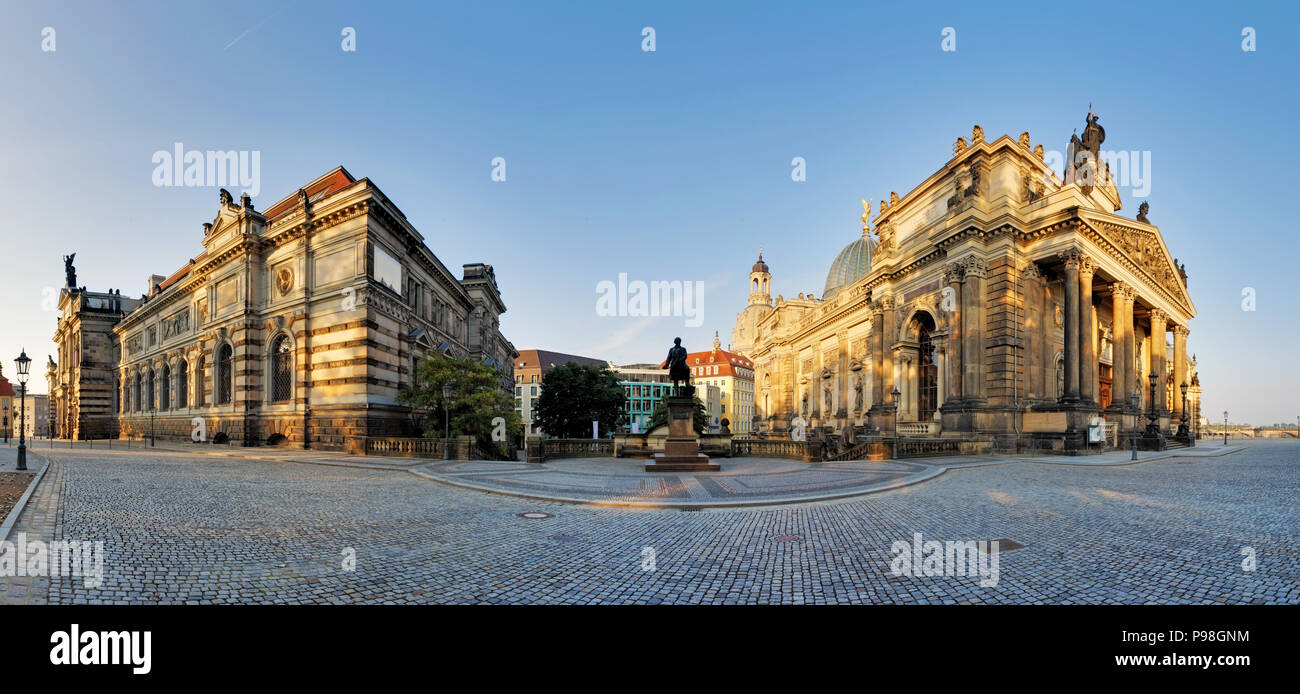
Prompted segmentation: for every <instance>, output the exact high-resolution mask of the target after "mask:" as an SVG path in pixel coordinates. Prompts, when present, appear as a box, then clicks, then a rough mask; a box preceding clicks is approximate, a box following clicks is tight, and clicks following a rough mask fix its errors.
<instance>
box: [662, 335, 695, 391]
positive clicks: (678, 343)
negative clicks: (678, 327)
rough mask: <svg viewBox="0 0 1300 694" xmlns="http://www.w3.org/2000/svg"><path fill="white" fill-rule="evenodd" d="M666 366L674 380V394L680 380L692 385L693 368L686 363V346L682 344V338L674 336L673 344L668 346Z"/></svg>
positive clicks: (669, 375)
mask: <svg viewBox="0 0 1300 694" xmlns="http://www.w3.org/2000/svg"><path fill="white" fill-rule="evenodd" d="M664 368H665V369H668V378H669V379H671V380H672V382H673V393H674V394H675V393H676V392H677V383H678V382H682V383H685V384H686V386H687V387H688V388H689V387H690V385H691V369H690V367H689V366H687V365H686V348H685V347H683V346H682V338H680V337H675V338H673V346H672V347H669V348H668V358H667V359H665V360H664Z"/></svg>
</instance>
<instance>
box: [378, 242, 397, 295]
mask: <svg viewBox="0 0 1300 694" xmlns="http://www.w3.org/2000/svg"><path fill="white" fill-rule="evenodd" d="M374 249H375V266H374V273H373V274H372V277H373V278H374V280H375V281H376V282H378V283H380V284H382V285H384V286H386V287H388V288H389V289H391V290H393V291H394V292H396V293H398V294H401V293H402V289H401V288H402V264H401V263H399V262H397V258H394V257H393V256H391V255H389V253H388V251H385V250H384V249H383V248H381V247H379V246H378V245H375V246H374Z"/></svg>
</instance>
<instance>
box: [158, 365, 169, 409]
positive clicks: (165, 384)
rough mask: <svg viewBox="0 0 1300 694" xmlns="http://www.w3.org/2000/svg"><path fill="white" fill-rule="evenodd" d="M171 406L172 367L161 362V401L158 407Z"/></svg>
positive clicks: (165, 407) (166, 407) (167, 407)
mask: <svg viewBox="0 0 1300 694" xmlns="http://www.w3.org/2000/svg"><path fill="white" fill-rule="evenodd" d="M171 408H172V367H171V365H170V364H163V372H162V402H161V403H160V405H159V407H158V409H160V410H170V409H171Z"/></svg>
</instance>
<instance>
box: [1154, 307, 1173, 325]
mask: <svg viewBox="0 0 1300 694" xmlns="http://www.w3.org/2000/svg"><path fill="white" fill-rule="evenodd" d="M1168 322H1169V314H1168V313H1165V312H1164V311H1161V310H1160V309H1158V308H1153V309H1151V324H1152V325H1155V324H1156V323H1168Z"/></svg>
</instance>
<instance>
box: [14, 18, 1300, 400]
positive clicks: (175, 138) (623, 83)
mask: <svg viewBox="0 0 1300 694" xmlns="http://www.w3.org/2000/svg"><path fill="white" fill-rule="evenodd" d="M7 9H8V11H7V13H6V20H5V22H3V24H0V57H2V58H3V64H4V65H6V69H5V70H4V71H3V72H0V87H3V93H4V94H5V98H4V99H3V100H2V101H0V126H3V129H2V130H0V132H3V137H2V138H0V152H2V153H3V157H4V161H5V162H6V164H7V165H6V166H5V167H3V169H2V170H0V204H2V205H3V207H2V208H0V209H3V210H4V216H3V220H4V221H3V225H2V226H0V258H4V259H5V261H7V262H5V263H4V266H5V270H4V271H3V272H2V273H0V288H3V291H4V296H5V297H6V301H5V302H4V304H3V306H4V309H3V311H4V318H5V320H4V326H5V328H4V331H3V332H2V333H0V357H2V358H3V359H4V365H5V366H4V368H5V373H6V375H9V376H12V375H13V366H12V357H13V355H16V354H17V352H18V350H19V349H20V347H26V348H27V352H28V354H29V355H30V356H32V357H33V358H34V359H36V360H37V363H39V364H43V363H44V361H45V354H46V353H48V352H51V351H52V350H53V344H52V342H51V340H50V338H51V335H52V333H53V330H54V326H55V320H56V316H55V314H54V313H53V312H49V311H44V310H42V301H41V300H42V291H43V289H44V288H46V287H58V286H60V285H61V284H62V263H61V260H60V258H61V256H62V255H63V254H66V253H69V252H72V251H76V252H77V268H78V272H79V282H80V283H82V284H86V285H88V286H89V287H91V288H94V289H107V288H109V287H120V288H122V290H123V293H124V294H128V295H139V294H140V293H142V292H143V291H144V290H145V286H146V285H145V283H146V278H147V277H148V276H149V275H150V274H154V273H157V274H170V273H171V272H172V271H173V270H175V269H176V268H178V267H180V266H181V265H182V264H183V263H185V262H186V261H187V260H188V259H189V258H190V257H193V256H194V255H196V254H197V253H198V252H199V251H200V250H201V240H202V228H201V224H202V223H203V222H205V221H211V219H212V217H213V216H214V214H215V210H216V205H217V193H216V189H215V188H207V187H200V188H184V187H171V188H167V187H155V186H154V185H153V184H152V183H151V180H150V176H151V173H152V171H153V168H154V166H153V164H152V162H151V157H152V155H153V153H154V152H155V151H157V150H166V149H171V147H172V146H173V143H175V142H182V143H184V145H185V147H186V148H187V149H197V150H209V149H219V150H230V149H235V150H257V151H260V152H261V176H260V178H261V181H260V183H261V193H260V195H259V196H258V197H257V199H256V201H255V202H256V203H257V205H258V207H259V208H260V209H265V208H266V207H267V206H269V205H270V204H271V203H272V202H274V201H275V200H278V199H280V198H282V197H284V196H286V195H288V194H290V193H292V192H293V191H294V190H296V189H297V188H298V187H299V186H301V185H302V184H304V183H306V182H307V181H309V180H311V179H312V178H314V177H316V176H318V175H319V174H321V173H324V172H325V171H327V170H329V169H331V168H332V167H334V166H336V165H338V164H343V165H344V166H346V167H347V168H348V170H349V171H351V172H352V173H353V174H354V175H356V176H367V177H370V178H371V179H372V180H374V181H375V182H376V183H377V184H378V185H379V186H380V187H381V188H382V189H383V190H384V191H385V192H386V193H387V194H388V195H389V196H390V197H391V198H392V199H393V200H394V201H395V202H396V203H397V204H398V205H399V206H400V207H401V208H402V209H403V211H405V212H406V214H407V215H408V217H409V218H410V219H411V220H412V222H413V223H414V224H415V225H416V227H417V228H418V229H420V230H421V232H422V233H423V234H424V236H425V237H426V239H427V241H428V244H429V246H430V247H431V248H432V249H433V251H434V252H435V253H436V254H438V256H439V257H440V258H442V259H443V261H444V263H446V264H447V265H448V266H449V267H452V268H454V269H458V268H459V266H460V265H461V264H463V263H468V262H475V261H483V262H488V263H491V264H493V265H494V266H495V267H496V270H497V277H498V280H499V282H500V284H501V289H502V292H503V294H504V298H505V301H506V303H507V305H508V306H509V312H508V313H507V314H505V316H504V317H503V321H502V326H503V329H504V331H505V332H506V335H507V337H509V338H510V339H511V340H512V341H513V342H514V343H515V345H516V347H519V348H521V349H523V348H529V347H539V348H545V349H553V350H558V351H564V352H573V353H578V354H584V355H588V356H594V357H602V358H608V359H611V360H614V361H616V362H620V363H622V362H634V361H650V360H654V359H658V358H659V357H660V356H662V355H661V353H662V352H663V351H664V349H665V348H666V347H667V346H668V344H669V343H670V341H671V338H672V337H674V336H676V335H680V336H681V337H683V339H684V342H685V344H686V345H687V346H688V347H690V348H692V349H704V348H706V347H707V345H708V344H709V343H710V342H711V340H712V336H713V332H714V331H715V330H717V331H720V333H721V334H722V339H723V342H724V344H725V343H726V342H727V341H728V336H729V334H730V331H731V328H732V325H733V322H734V318H735V314H736V312H738V311H739V310H740V309H741V308H742V307H743V306H744V304H745V298H746V288H745V281H746V276H747V273H748V269H749V266H750V265H751V264H752V263H753V260H754V256H755V255H756V252H757V247H758V245H759V244H762V245H763V246H764V248H765V256H766V259H767V260H768V262H769V264H770V265H771V267H772V272H773V290H774V292H775V293H782V294H785V295H787V296H792V295H795V294H797V293H798V292H801V291H802V292H815V293H817V294H818V295H820V294H821V290H822V285H823V283H824V281H825V273H826V269H827V267H828V265H829V264H830V261H831V259H832V258H833V257H834V256H835V254H836V252H838V250H839V249H840V248H841V247H842V246H843V245H844V244H846V243H848V242H849V241H851V240H853V239H854V238H856V237H857V236H858V235H860V233H861V231H860V223H859V221H858V215H859V214H860V213H861V207H860V203H859V202H858V199H859V198H861V197H871V198H874V199H876V200H879V199H880V198H882V197H885V196H888V194H889V192H890V191H891V190H892V191H898V192H900V193H904V192H906V191H907V190H910V189H911V188H912V187H913V186H914V185H916V184H917V183H919V182H920V181H921V180H923V179H924V178H926V177H927V176H929V175H930V174H931V173H933V172H934V171H935V170H937V169H938V167H939V166H941V165H942V164H943V163H944V162H945V161H946V160H947V159H948V157H949V156H950V155H951V147H952V142H953V140H954V139H955V138H956V137H957V136H958V135H966V136H969V133H970V129H971V126H972V124H975V123H979V124H981V125H982V126H983V127H984V129H985V131H986V133H987V134H988V137H989V139H994V138H996V137H997V136H999V135H1002V134H1004V133H1006V134H1010V135H1012V136H1013V137H1014V136H1016V135H1018V134H1019V133H1020V132H1021V131H1023V130H1028V131H1029V132H1030V134H1031V136H1032V137H1033V140H1034V141H1035V142H1036V143H1043V144H1044V146H1045V147H1046V148H1048V149H1049V150H1050V149H1059V150H1064V149H1065V145H1066V143H1067V141H1068V139H1069V136H1070V133H1071V132H1072V131H1073V130H1074V129H1076V128H1081V127H1082V124H1083V116H1084V114H1085V113H1086V111H1087V108H1088V105H1089V104H1090V103H1091V104H1092V105H1093V107H1094V108H1095V109H1096V110H1097V111H1098V112H1099V113H1100V114H1101V117H1102V120H1101V122H1102V124H1103V125H1104V126H1105V127H1106V131H1107V141H1106V144H1105V147H1106V148H1113V149H1125V150H1133V149H1136V150H1149V151H1151V152H1152V165H1153V166H1152V172H1151V182H1152V183H1151V191H1150V193H1149V195H1148V197H1147V198H1146V200H1147V201H1149V202H1150V204H1151V213H1150V218H1151V220H1152V222H1154V223H1155V224H1157V225H1158V226H1159V227H1160V228H1161V231H1162V233H1163V234H1164V237H1165V241H1166V243H1167V244H1168V245H1169V247H1170V250H1171V252H1172V253H1173V254H1174V255H1176V256H1178V258H1179V259H1180V261H1182V262H1185V263H1186V264H1187V268H1188V273H1189V275H1190V289H1191V292H1192V297H1193V300H1194V301H1195V303H1196V307H1197V309H1198V311H1199V316H1198V317H1197V319H1196V320H1195V321H1193V324H1192V326H1191V328H1192V335H1191V338H1190V340H1189V349H1190V350H1192V351H1194V352H1196V353H1197V355H1198V356H1199V358H1200V364H1201V378H1202V384H1203V386H1204V387H1205V391H1206V396H1205V402H1204V408H1205V411H1206V412H1209V413H1221V412H1222V411H1223V410H1224V409H1228V410H1231V411H1232V419H1233V420H1234V421H1251V422H1254V423H1257V424H1258V423H1272V422H1276V421H1295V417H1296V415H1297V414H1300V404H1297V403H1296V402H1295V401H1294V399H1293V398H1292V397H1291V396H1292V394H1293V393H1295V392H1296V391H1297V390H1300V378H1297V375H1296V373H1297V372H1296V369H1295V368H1294V366H1293V363H1294V359H1293V358H1292V355H1291V351H1292V347H1291V346H1292V345H1293V344H1295V343H1296V342H1297V338H1300V329H1298V328H1297V326H1296V322H1295V321H1294V320H1293V316H1295V314H1296V313H1297V311H1296V308H1297V307H1296V302H1297V292H1296V289H1297V286H1296V279H1295V277H1296V274H1297V273H1296V270H1295V268H1294V258H1295V257H1296V253H1295V251H1296V245H1297V239H1296V236H1295V233H1294V232H1295V224H1294V223H1293V222H1292V221H1291V219H1290V217H1291V214H1292V213H1291V207H1290V205H1289V203H1290V201H1291V200H1292V199H1293V198H1294V197H1295V196H1294V192H1293V191H1294V190H1295V182H1294V181H1295V179H1294V176H1293V175H1292V171H1293V169H1294V164H1293V162H1294V161H1295V160H1296V157H1295V154H1294V151H1293V149H1294V148H1293V147H1292V141H1293V140H1294V134H1293V128H1294V125H1293V123H1294V121H1295V114H1296V111H1297V96H1296V93H1297V90H1296V87H1295V82H1294V74H1295V73H1296V70H1297V68H1298V67H1300V55H1298V53H1300V48H1297V46H1296V42H1295V41H1294V40H1293V38H1292V37H1294V36H1295V35H1296V30H1297V28H1298V27H1297V21H1296V20H1297V10H1296V9H1294V8H1293V7H1288V6H1283V5H1274V4H1264V3H1260V4H1249V3H1233V4H1231V5H1229V4H1227V3H1222V4H1220V3H1215V4H1208V3H1207V4H1203V5H1198V4H1196V3H1168V4H1152V5H1147V4H1145V3H1142V4H1139V3H1116V4H1107V3H1088V4H1082V5H1081V4H1078V3H1061V4H1055V5H1050V6H1049V5H1046V4H1044V3H1041V2H1035V3H1025V4H1023V5H1020V6H1016V5H1015V4H1011V3H998V4H997V6H996V7H993V6H989V5H984V4H979V3H965V2H963V3H953V4H950V5H945V4H943V3H911V4H904V3H890V4H888V5H869V4H866V3H818V4H815V5H814V4H811V3H781V4H778V3H763V2H757V3H754V2H746V3H698V2H683V3H671V2H654V3H649V2H643V3H624V2H620V3H594V2H592V3H549V2H537V3H500V2H494V3H454V4H451V3H446V4H442V3H438V4H435V3H419V4H412V5H409V6H407V5H402V4H398V3H355V2H351V3H331V2H305V1H303V2H285V3H261V2H228V3H222V4H221V5H219V6H208V5H201V4H198V3H144V2H133V3H122V4H121V5H119V6H106V5H104V4H102V3H90V2H68V3H62V2H61V3H40V4H37V3H21V4H11V5H10V6H9V7H8V8H7ZM646 26H652V27H654V29H655V32H656V37H655V38H656V50H655V52H653V53H647V52H643V51H642V50H641V43H642V34H641V30H642V28H643V27H646ZM1246 26H1250V27H1254V29H1255V30H1256V36H1257V42H1258V50H1257V51H1255V52H1244V51H1242V50H1241V42H1242V37H1241V32H1242V28H1243V27H1246ZM44 27H52V28H54V29H55V32H56V34H55V37H56V44H55V45H56V50H55V51H54V52H43V51H42V50H41V40H42V36H41V32H42V29H43V28H44ZM343 27H354V28H355V29H356V46H357V50H356V51H355V52H344V51H343V50H341V47H340V43H341V40H342V39H341V36H340V33H341V30H342V28H343ZM944 27H953V28H954V29H956V31H957V50H956V51H955V52H944V51H941V50H940V41H941V38H942V37H941V31H942V29H943V28H944ZM498 156H500V157H504V158H505V159H506V162H507V180H506V181H505V182H493V181H492V180H491V178H490V173H491V164H490V162H491V160H492V158H493V157H498ZM796 156H800V157H804V158H805V160H806V161H807V180H806V181H805V182H802V183H795V182H793V181H791V178H790V170H791V166H790V161H791V159H792V158H793V157H796ZM1123 194H1124V195H1125V201H1124V210H1123V211H1122V214H1127V215H1133V214H1135V213H1136V209H1137V204H1138V202H1140V200H1135V199H1134V198H1132V197H1131V196H1130V195H1128V192H1127V191H1123ZM620 272H626V273H628V276H629V279H633V280H635V279H641V280H647V281H648V280H683V281H702V282H704V283H705V287H706V293H705V297H704V305H703V309H704V322H703V325H701V326H700V327H698V328H686V327H684V325H683V323H684V320H683V319H682V318H660V319H653V320H644V319H638V318H634V317H600V316H597V315H596V312H595V303H596V298H597V295H596V286H597V284H598V283H599V282H601V281H602V280H617V277H618V273H620ZM1245 287H1251V288H1253V289H1254V290H1255V292H1256V298H1257V303H1256V309H1257V310H1255V311H1253V312H1247V311H1243V310H1242V309H1241V300H1242V297H1241V292H1242V289H1243V288H1245ZM34 385H35V390H37V391H38V392H39V391H43V390H44V382H43V379H42V380H39V381H38V382H36V383H35V384H34ZM1215 416H1216V417H1217V416H1218V415H1217V414H1216V415H1215Z"/></svg>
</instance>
